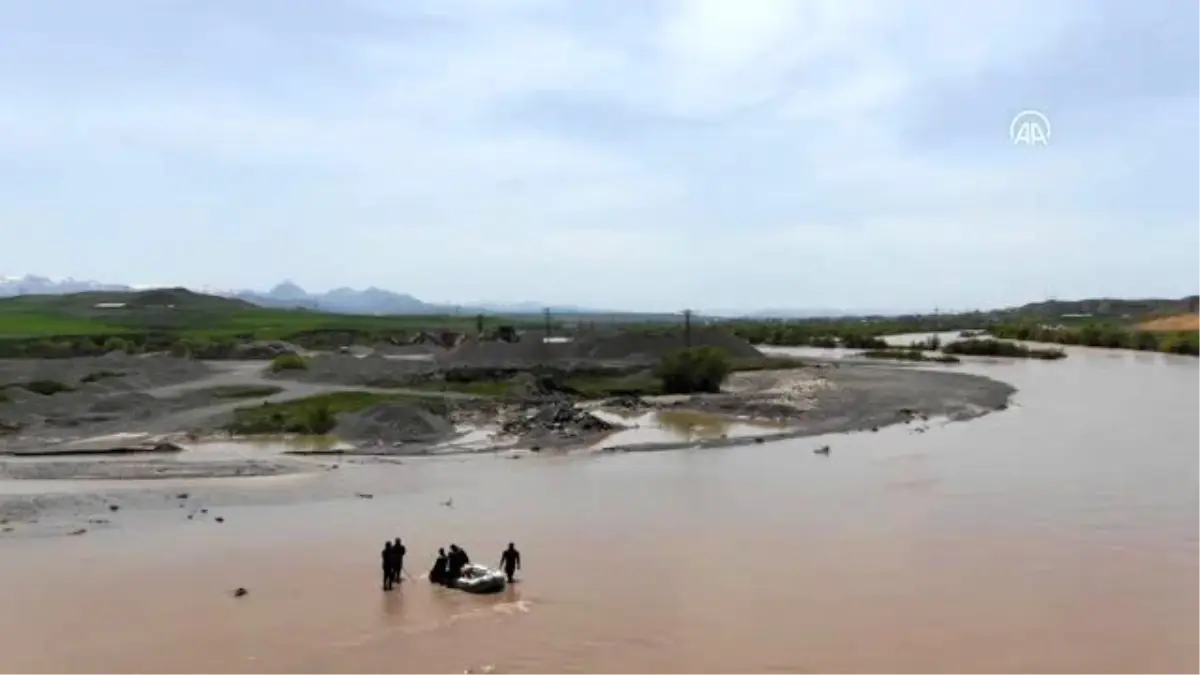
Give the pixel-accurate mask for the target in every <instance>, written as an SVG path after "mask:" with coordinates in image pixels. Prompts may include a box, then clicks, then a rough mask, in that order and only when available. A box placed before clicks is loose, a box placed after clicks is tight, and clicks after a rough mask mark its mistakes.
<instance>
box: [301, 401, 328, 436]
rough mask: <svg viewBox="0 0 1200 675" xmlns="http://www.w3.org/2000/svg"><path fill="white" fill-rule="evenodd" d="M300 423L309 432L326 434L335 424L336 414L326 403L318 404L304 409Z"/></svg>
mask: <svg viewBox="0 0 1200 675" xmlns="http://www.w3.org/2000/svg"><path fill="white" fill-rule="evenodd" d="M301 423H302V424H303V425H304V427H305V431H306V432H307V433H310V434H317V435H320V434H327V433H329V432H331V431H333V428H334V427H336V426H337V416H336V415H334V413H333V410H332V409H330V407H329V406H327V405H319V406H314V407H312V408H309V409H308V410H306V411H304V415H303V416H302V418H301Z"/></svg>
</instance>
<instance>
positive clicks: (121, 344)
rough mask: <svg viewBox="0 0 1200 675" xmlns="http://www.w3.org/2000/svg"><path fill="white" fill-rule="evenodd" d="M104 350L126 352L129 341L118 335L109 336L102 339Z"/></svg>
mask: <svg viewBox="0 0 1200 675" xmlns="http://www.w3.org/2000/svg"><path fill="white" fill-rule="evenodd" d="M104 351H105V352H127V351H129V343H128V342H126V341H125V340H123V339H122V338H119V337H110V338H108V339H107V340H105V341H104Z"/></svg>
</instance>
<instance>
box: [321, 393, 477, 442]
mask: <svg viewBox="0 0 1200 675" xmlns="http://www.w3.org/2000/svg"><path fill="white" fill-rule="evenodd" d="M453 431H454V425H452V424H451V423H450V420H449V419H447V418H445V417H442V416H439V415H435V414H434V413H432V412H430V411H429V410H427V409H425V408H423V407H421V406H419V405H415V404H412V403H402V402H389V403H380V404H378V405H375V406H372V407H370V408H367V409H366V410H363V411H361V412H357V413H343V414H342V415H339V416H338V424H337V427H335V428H334V430H333V433H334V435H335V436H337V437H338V438H341V439H342V440H344V441H351V442H371V443H384V444H388V445H390V444H393V443H414V442H416V443H427V442H433V441H437V440H440V439H443V438H445V437H446V436H448V435H449V434H450V433H452V432H453Z"/></svg>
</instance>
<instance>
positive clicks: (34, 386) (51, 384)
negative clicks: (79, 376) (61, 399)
mask: <svg viewBox="0 0 1200 675" xmlns="http://www.w3.org/2000/svg"><path fill="white" fill-rule="evenodd" d="M17 386H19V387H22V388H24V389H28V390H29V391H32V392H33V393H35V394H41V395H42V396H53V395H55V394H61V393H63V392H66V391H75V388H74V387H71V386H70V385H67V384H64V383H62V382H59V381H57V380H31V381H29V382H23V383H21V384H18V385H17Z"/></svg>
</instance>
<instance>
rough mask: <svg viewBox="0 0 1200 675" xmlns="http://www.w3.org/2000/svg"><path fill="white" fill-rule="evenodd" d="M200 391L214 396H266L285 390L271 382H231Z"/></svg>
mask: <svg viewBox="0 0 1200 675" xmlns="http://www.w3.org/2000/svg"><path fill="white" fill-rule="evenodd" d="M200 391H201V392H203V393H205V394H208V395H209V396H212V397H213V398H266V397H268V396H274V395H275V394H278V393H279V392H281V391H283V387H275V386H272V385H269V384H230V385H225V386H220V387H211V388H209V389H201V390H200Z"/></svg>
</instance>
